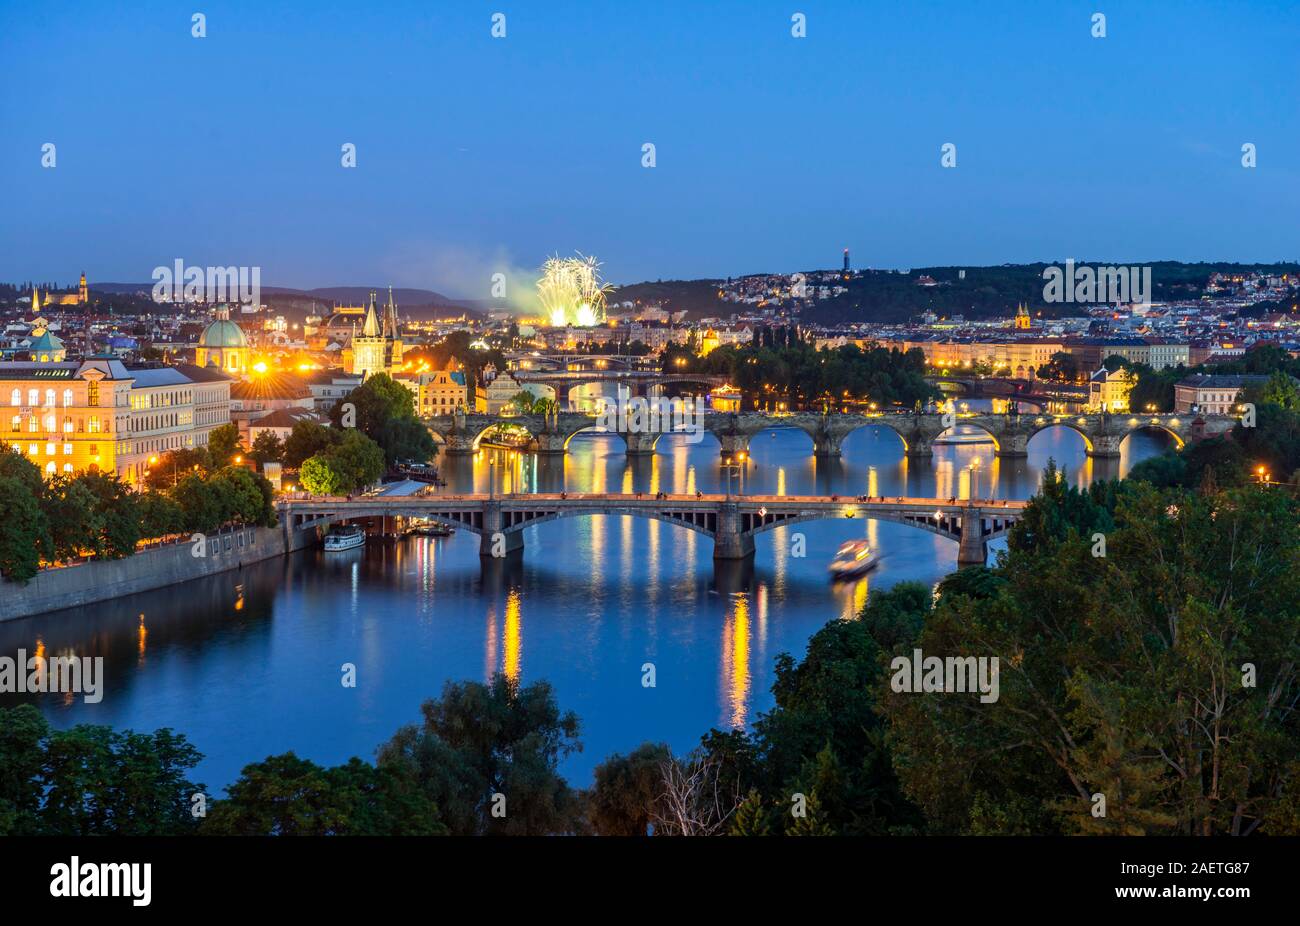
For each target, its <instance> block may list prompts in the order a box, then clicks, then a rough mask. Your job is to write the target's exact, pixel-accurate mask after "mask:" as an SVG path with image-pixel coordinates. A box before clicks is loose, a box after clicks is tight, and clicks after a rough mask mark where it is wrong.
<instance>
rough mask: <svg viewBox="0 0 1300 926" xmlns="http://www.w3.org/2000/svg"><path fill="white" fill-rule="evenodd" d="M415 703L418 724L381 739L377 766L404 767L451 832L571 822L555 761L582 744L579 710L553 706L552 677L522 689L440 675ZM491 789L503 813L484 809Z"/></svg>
mask: <svg viewBox="0 0 1300 926" xmlns="http://www.w3.org/2000/svg"><path fill="white" fill-rule="evenodd" d="M420 710H421V713H422V714H423V715H424V720H423V722H422V723H421V724H420V725H419V726H415V725H412V726H407V727H403V728H402V729H401V730H398V731H397V733H396V734H395V735H394V736H393V738H392V739H391V740H389V741H388V742H387V743H386V744H384V745H383V746H382V747H380V750H379V767H380V768H386V767H395V768H398V769H402V770H405V771H409V773H410V774H412V775H413V776H414V779H415V780H416V781H417V782H418V783H419V787H420V789H421V791H422V793H423V794H424V795H425V796H426V797H427V798H428V799H429V800H431V801H433V802H434V803H436V804H437V806H438V811H439V814H440V818H441V820H442V822H443V823H444V824H445V825H446V826H447V829H448V830H449V831H450V832H451V833H453V834H454V835H472V834H500V835H510V834H517V835H540V834H546V833H562V832H572V831H574V830H575V829H576V828H577V819H578V814H579V811H580V806H579V801H578V800H577V796H576V795H575V794H574V792H572V791H571V790H570V789H569V786H568V784H567V783H566V782H565V780H564V779H563V778H561V777H560V775H559V774H558V773H557V771H556V768H557V766H558V764H559V761H560V760H561V759H562V758H564V757H565V756H567V755H569V754H570V753H571V752H573V751H574V750H577V749H580V748H581V744H580V743H579V741H578V718H577V717H576V716H575V715H574V714H573V713H572V712H565V713H561V711H560V709H559V707H558V705H557V704H556V701H555V695H554V693H553V691H552V689H551V686H550V685H548V684H547V683H546V682H535V683H534V684H532V685H528V686H526V687H523V688H521V687H519V686H518V685H516V684H515V683H513V682H511V681H510V680H509V679H507V678H506V677H505V676H503V675H497V676H495V677H494V678H493V679H492V682H491V683H490V684H488V685H483V684H480V683H477V682H460V683H457V682H448V683H447V684H446V685H445V686H444V688H443V691H442V697H441V698H439V699H437V700H429V701H426V702H424V704H423V705H422V707H421V709H420ZM496 794H503V795H507V796H508V800H509V802H510V803H509V806H508V808H507V810H506V813H505V815H504V816H494V815H493V813H492V810H493V806H494V804H495V801H494V798H493V795H496Z"/></svg>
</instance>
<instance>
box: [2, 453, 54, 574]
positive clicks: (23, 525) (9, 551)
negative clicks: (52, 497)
mask: <svg viewBox="0 0 1300 926" xmlns="http://www.w3.org/2000/svg"><path fill="white" fill-rule="evenodd" d="M8 456H12V454H10V453H7V452H5V451H3V450H2V449H0V458H3V457H8ZM0 512H3V516H0V575H3V576H4V577H5V578H6V579H8V580H10V581H11V582H19V583H25V582H27V581H28V580H29V579H31V578H32V576H34V575H36V573H37V572H39V571H40V566H41V552H42V551H43V550H50V549H51V548H52V547H53V540H52V538H51V536H50V530H49V523H48V521H46V519H45V513H44V512H43V511H41V506H40V503H39V502H38V501H37V498H36V496H35V495H33V494H32V491H31V488H30V487H29V485H28V484H27V482H26V481H24V480H23V479H20V478H17V477H14V476H6V475H0Z"/></svg>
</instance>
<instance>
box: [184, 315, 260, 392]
mask: <svg viewBox="0 0 1300 926" xmlns="http://www.w3.org/2000/svg"><path fill="white" fill-rule="evenodd" d="M251 358H252V350H251V349H250V348H249V346H248V336H247V335H245V334H244V330H243V329H242V328H240V327H239V326H238V325H236V324H235V323H234V322H232V321H231V320H230V310H229V309H228V308H226V307H225V306H222V307H220V308H218V309H217V317H216V320H215V321H213V322H212V324H210V325H208V327H206V328H204V329H203V334H201V335H199V346H198V348H197V349H196V350H195V351H194V362H195V364H197V365H198V366H201V367H207V366H213V367H216V368H217V369H219V370H222V371H223V372H225V373H228V374H230V375H231V376H246V375H247V374H248V373H249V371H250V369H251V368H252V359H251Z"/></svg>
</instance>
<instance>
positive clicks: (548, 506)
mask: <svg viewBox="0 0 1300 926" xmlns="http://www.w3.org/2000/svg"><path fill="white" fill-rule="evenodd" d="M1026 504H1027V503H1026V502H1023V501H992V500H990V501H980V500H975V501H957V500H955V499H950V498H910V497H902V496H899V497H893V496H889V497H878V496H877V497H869V496H865V495H862V496H856V497H850V496H844V497H841V496H837V495H830V496H823V495H809V496H798V495H744V496H736V495H665V494H660V495H657V496H655V495H652V494H650V493H648V492H647V493H636V494H634V495H608V494H577V493H552V494H527V495H496V496H493V495H483V494H476V495H438V494H436V493H427V492H426V493H423V494H419V495H407V496H383V495H374V496H361V497H358V498H322V497H310V496H297V497H288V498H286V499H284V500H282V501H281V502H280V503H279V506H278V507H279V514H280V521H281V523H282V524H283V525H284V529H285V530H287V531H301V530H304V529H307V528H311V527H323V526H324V525H327V524H330V523H333V522H339V521H348V520H355V519H358V518H372V517H404V518H425V519H428V520H430V521H436V522H438V523H440V524H447V525H449V526H451V527H455V528H459V529H463V530H467V531H469V532H471V533H474V534H477V535H478V536H479V553H480V555H482V556H488V557H500V556H504V555H509V554H510V553H514V552H518V551H521V550H522V549H523V546H524V539H523V530H524V529H525V528H527V527H531V526H533V525H536V524H544V523H546V522H547V521H554V520H556V519H558V518H568V517H585V516H591V515H613V516H621V515H631V516H633V517H639V518H650V519H653V520H656V521H663V522H666V523H668V524H674V525H676V526H678V527H684V528H686V529H687V530H692V531H696V532H697V533H701V534H704V535H705V536H707V537H709V538H711V539H712V540H713V558H714V559H724V560H726V559H746V558H748V557H751V556H753V555H754V537H755V536H756V535H758V534H761V533H763V532H764V531H769V530H772V529H773V528H777V527H783V526H789V525H793V524H801V523H803V522H805V521H818V520H826V519H839V518H874V519H877V520H883V521H895V522H897V523H900V524H906V525H908V526H910V527H916V528H920V529H921V530H927V531H930V532H932V533H935V534H939V535H940V536H943V537H947V538H948V539H950V540H954V541H956V542H957V543H958V552H957V562H958V565H962V566H968V565H982V564H983V563H984V562H985V561H986V560H987V558H988V541H990V540H994V539H996V538H998V537H1002V536H1004V535H1005V534H1006V532H1007V531H1008V530H1009V529H1010V527H1011V525H1012V524H1014V523H1015V522H1016V521H1017V520H1019V518H1020V517H1021V516H1022V513H1023V511H1024V509H1025V507H1026Z"/></svg>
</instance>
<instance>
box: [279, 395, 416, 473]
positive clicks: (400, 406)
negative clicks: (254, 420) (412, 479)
mask: <svg viewBox="0 0 1300 926" xmlns="http://www.w3.org/2000/svg"><path fill="white" fill-rule="evenodd" d="M349 404H350V405H352V406H353V408H354V410H355V413H356V421H355V426H356V429H357V430H358V431H360V432H361V433H362V434H364V435H365V436H366V437H369V438H370V439H371V440H372V441H374V442H375V443H376V444H378V445H379V447H380V448H381V449H382V451H383V455H384V460H385V461H386V462H387V463H388V465H390V466H391V465H392V464H394V463H396V462H397V461H399V460H414V461H416V462H424V461H426V460H429V459H430V458H432V457H433V455H434V453H435V452H436V450H437V447H436V445H435V444H434V441H433V436H432V435H431V434H429V431H428V429H427V428H426V427H424V425H423V424H421V423H420V420H419V418H417V417H416V415H415V396H414V395H413V394H412V393H411V390H410V389H407V388H406V387H405V386H403V385H402V384H401V383H399V382H397V381H396V380H394V379H393V378H392V377H390V376H388V375H387V374H385V373H377V374H375V375H374V376H371V377H370V378H369V379H367V380H366V381H365V382H364V383H362V384H361V385H360V386H358V387H357V388H356V389H353V390H352V391H351V392H349V393H348V394H347V395H346V396H344V397H343V398H342V399H340V400H339V401H338V402H337V403H335V405H334V408H333V409H331V410H330V420H331V422H332V423H333V425H334V427H335V428H341V427H343V423H344V422H343V417H344V411H345V406H347V405H349ZM346 430H348V431H350V430H351V429H350V428H349V429H346ZM291 439H292V435H291ZM318 452H319V451H318ZM380 472H381V473H382V470H381V471H380ZM375 478H378V477H377V476H376V477H375ZM368 481H370V482H373V481H374V480H373V479H372V480H368ZM357 484H358V485H365V484H366V481H362V482H358V483H357Z"/></svg>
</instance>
